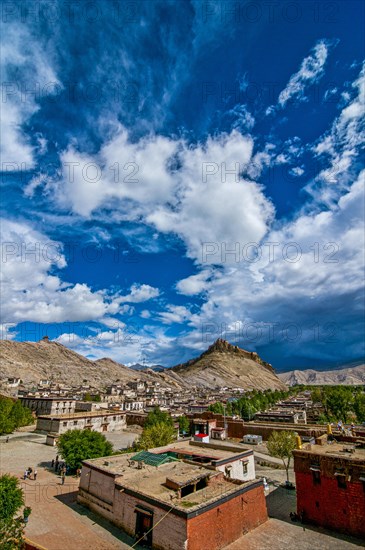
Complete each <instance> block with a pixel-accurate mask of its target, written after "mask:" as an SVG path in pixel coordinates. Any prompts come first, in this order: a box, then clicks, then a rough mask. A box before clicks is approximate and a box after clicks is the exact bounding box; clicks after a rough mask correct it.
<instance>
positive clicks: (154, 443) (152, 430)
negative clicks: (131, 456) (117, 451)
mask: <svg viewBox="0 0 365 550" xmlns="http://www.w3.org/2000/svg"><path fill="white" fill-rule="evenodd" d="M175 437H176V432H175V429H174V427H173V426H170V425H169V424H167V423H164V422H158V423H156V424H153V425H152V426H148V427H147V428H145V429H144V430H143V432H142V435H141V438H140V440H139V441H138V442H137V448H138V449H139V450H143V451H147V450H148V449H153V448H154V447H163V446H164V445H168V444H169V443H172V442H173V441H174V439H175Z"/></svg>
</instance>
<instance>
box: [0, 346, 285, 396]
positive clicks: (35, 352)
mask: <svg viewBox="0 0 365 550" xmlns="http://www.w3.org/2000/svg"><path fill="white" fill-rule="evenodd" d="M0 357H1V369H0V375H1V378H7V377H9V378H10V377H17V378H21V379H22V380H23V381H24V383H25V384H34V385H35V384H37V383H38V382H39V380H41V379H49V380H54V381H55V382H60V383H63V384H69V385H71V384H73V385H81V384H89V385H91V386H93V387H95V388H99V389H101V388H103V387H105V386H107V385H110V384H112V383H126V382H129V381H132V380H137V379H141V380H145V381H150V382H152V381H155V382H159V383H160V384H161V385H162V386H172V387H175V388H180V389H182V388H191V387H192V386H198V387H203V388H206V389H214V388H217V387H243V388H244V389H255V388H256V389H269V388H272V389H284V388H285V385H284V383H283V382H282V381H280V379H279V378H278V376H277V375H276V373H275V371H274V369H273V368H272V366H271V365H270V364H269V363H266V362H265V361H263V360H262V359H261V358H260V357H259V356H258V355H257V354H256V353H254V352H248V351H246V350H243V349H241V348H239V347H238V346H233V345H232V344H230V343H228V342H226V341H225V340H221V339H218V340H217V341H216V342H214V343H213V344H212V345H211V346H209V348H208V349H207V350H205V351H204V352H203V353H202V354H201V355H200V356H199V357H197V358H194V359H191V360H190V361H188V362H187V363H183V364H180V365H176V366H175V367H172V368H170V369H163V370H161V371H158V372H156V371H155V370H153V369H151V368H146V370H138V371H136V370H133V369H132V368H130V367H127V366H125V365H123V364H122V363H119V362H117V361H114V360H113V359H110V358H108V357H103V358H101V359H96V360H95V361H93V360H91V359H88V358H87V357H84V356H83V355H80V354H79V353H77V352H75V351H73V350H71V349H69V348H67V347H66V346H63V345H62V344H60V343H58V342H54V341H51V340H49V339H48V338H47V337H45V338H43V339H42V340H40V341H39V342H16V341H11V340H0Z"/></svg>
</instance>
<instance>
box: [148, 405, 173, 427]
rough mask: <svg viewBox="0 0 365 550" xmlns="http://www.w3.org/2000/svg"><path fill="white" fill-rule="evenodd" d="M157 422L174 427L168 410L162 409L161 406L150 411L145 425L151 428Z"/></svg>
mask: <svg viewBox="0 0 365 550" xmlns="http://www.w3.org/2000/svg"><path fill="white" fill-rule="evenodd" d="M156 424H167V425H168V426H171V427H173V426H174V421H173V419H172V417H171V416H170V414H169V413H168V412H166V411H161V409H160V407H155V408H154V409H153V411H151V412H149V413H148V415H147V418H146V422H145V424H144V427H145V428H150V427H152V426H155V425H156Z"/></svg>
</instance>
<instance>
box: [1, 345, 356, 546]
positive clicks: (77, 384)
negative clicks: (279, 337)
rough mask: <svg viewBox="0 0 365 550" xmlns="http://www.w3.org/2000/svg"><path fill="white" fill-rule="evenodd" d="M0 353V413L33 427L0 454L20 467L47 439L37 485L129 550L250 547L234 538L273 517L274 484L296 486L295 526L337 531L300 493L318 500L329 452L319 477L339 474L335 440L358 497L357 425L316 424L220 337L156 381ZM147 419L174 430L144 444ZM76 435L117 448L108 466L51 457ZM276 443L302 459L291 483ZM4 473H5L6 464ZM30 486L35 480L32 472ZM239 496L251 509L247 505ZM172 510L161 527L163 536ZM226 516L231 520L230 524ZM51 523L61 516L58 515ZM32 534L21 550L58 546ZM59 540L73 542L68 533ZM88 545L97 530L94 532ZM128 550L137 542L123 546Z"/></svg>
mask: <svg viewBox="0 0 365 550" xmlns="http://www.w3.org/2000/svg"><path fill="white" fill-rule="evenodd" d="M0 350H1V352H2V365H3V366H4V368H3V369H2V371H1V381H0V393H1V394H2V397H1V396H0V405H1V401H3V402H4V400H6V399H7V397H5V396H8V398H9V399H10V400H12V402H13V403H14V404H15V403H20V404H21V405H22V407H23V408H24V410H25V411H28V413H29V411H31V415H32V416H33V419H32V420H31V422H33V426H32V427H29V428H27V426H24V428H20V429H21V430H22V431H23V432H24V436H23V437H24V440H23V437H22V435H20V436H19V435H18V436H16V435H15V434H16V433H17V432H15V434H14V438H13V436H9V435H7V436H6V438H5V439H4V437H5V436H0V443H1V445H2V446H3V445H4V447H5V450H6V449H11V452H12V456H14V457H15V462H16V463H17V461H18V459H19V458H20V456H22V455H23V453H24V452H25V451H24V450H23V451H22V453H21V455H19V456H18V454H17V453H18V451H17V448H18V447H17V446H18V445H23V446H24V445H32V441H33V438H36V439H35V440H34V441H35V442H39V443H40V442H42V443H43V445H44V450H43V451H41V450H40V448H39V447H38V448H37V449H34V450H33V451H32V452H33V453H34V452H35V450H37V452H38V453H39V456H42V460H43V462H42V461H41V462H39V465H37V464H36V468H38V469H39V470H40V473H41V478H40V479H43V480H44V482H46V483H52V479H53V476H55V475H56V476H60V479H61V485H63V484H66V482H67V487H68V489H67V490H68V491H72V492H73V493H74V494H75V495H76V496H75V497H74V498H75V504H76V502H77V503H78V505H80V506H82V507H83V508H84V509H89V510H90V511H92V512H94V513H96V514H97V515H98V516H101V517H103V518H104V519H107V520H108V521H110V522H111V523H113V524H115V525H117V526H118V527H120V528H121V529H122V530H123V532H125V533H126V536H133V537H134V539H133V540H134V541H136V540H137V541H139V542H140V543H142V541H143V546H147V547H150V548H163V549H166V550H167V549H169V550H171V549H173V550H180V549H181V548H183V547H184V546H186V541H189V543H188V544H189V546H188V548H189V549H192V550H202V549H204V550H208V549H209V550H211V548H215V549H216V550H218V548H223V547H225V546H228V545H229V544H230V543H234V541H237V543H238V544H244V542H243V538H244V537H246V536H247V535H243V537H242V533H247V532H248V531H251V532H253V533H255V531H256V529H258V527H259V526H262V527H263V528H264V526H265V525H266V523H267V522H268V521H271V520H269V519H268V510H270V511H269V514H272V511H271V509H269V508H268V504H267V503H268V502H269V501H267V497H268V496H269V495H270V494H271V491H275V490H276V488H275V485H274V484H275V483H277V482H275V481H274V480H275V479H280V480H281V482H282V483H284V486H285V487H286V491H288V490H289V489H290V490H294V480H295V482H296V483H297V486H298V489H297V501H298V506H297V512H295V511H294V508H293V511H292V512H291V513H292V514H294V515H293V517H297V518H299V517H300V514H299V512H300V510H302V509H304V510H305V513H306V514H307V517H308V520H310V521H313V522H315V523H317V524H319V525H322V526H323V527H326V528H331V529H332V528H334V529H335V528H336V526H334V525H333V522H332V520H331V519H330V518H327V519H326V518H323V517H318V514H316V512H315V511H313V510H312V509H311V504H310V502H307V500H306V497H305V495H306V493H307V491H308V488H309V490H310V491H311V490H312V489H311V487H309V486H311V483H312V481H311V474H308V472H310V471H311V470H312V464H313V463H314V462H313V461H315V463H316V464H319V466H318V468H319V469H318V471H320V472H322V467H321V464H322V462H321V461H322V458H320V457H321V453H322V451H323V450H324V449H327V451H326V452H327V454H326V463H324V462H323V464H326V465H325V466H324V467H325V468H327V469H328V468H329V469H330V471H331V472H332V474H333V476H336V475H337V474H336V471H337V470H333V468H337V467H338V466H337V463H338V458H337V455H336V454H329V453H330V452H331V451H332V450H334V448H333V449H332V448H331V447H329V445H330V444H331V442H332V439H331V438H332V437H335V441H336V442H337V443H338V442H340V441H344V442H345V444H346V445H347V444H351V445H352V448H353V450H352V451H351V453H354V454H351V456H349V457H348V461H349V466H348V468H352V470H351V471H352V472H354V474H352V475H353V476H354V479H353V481H352V482H351V483H349V486H348V490H349V491H350V490H351V494H356V495H357V494H358V491H357V485H358V484H359V480H360V482H361V479H362V477H361V476H362V475H363V474H362V468H363V467H364V464H365V457H364V456H363V454H364V451H363V446H364V443H365V428H364V427H362V426H360V425H356V426H354V425H352V426H351V427H350V426H349V425H347V426H345V424H343V425H342V423H341V424H338V425H337V426H333V427H332V426H330V425H326V424H325V423H323V420H321V419H322V418H323V417H324V414H325V412H326V409H325V407H324V403H323V402H322V401H321V400H320V399H318V395H319V394H318V392H317V394H315V392H313V391H311V390H308V389H301V388H299V387H295V386H294V387H291V388H290V387H288V386H286V385H285V384H284V383H283V382H282V381H281V380H280V379H279V377H278V376H277V375H276V373H275V371H274V369H273V368H272V366H271V365H270V364H269V363H266V362H265V361H263V360H262V359H261V358H260V357H259V356H258V355H257V354H254V353H251V352H248V351H245V350H243V349H240V348H238V347H237V346H233V345H231V344H229V343H228V342H226V341H224V340H221V339H218V340H217V341H216V342H215V343H214V344H212V345H211V346H210V347H209V348H208V349H207V350H206V351H205V352H204V353H202V354H201V355H200V356H199V357H197V358H195V359H192V360H190V361H188V362H187V363H184V364H180V365H177V366H176V367H174V368H172V369H164V370H163V371H162V372H156V371H154V370H152V369H148V368H147V369H138V370H133V369H130V368H128V367H126V366H124V365H122V364H119V363H116V362H115V361H111V360H110V359H107V358H105V359H102V360H99V361H90V360H88V359H86V358H84V357H82V356H80V355H78V354H77V353H75V352H73V351H71V350H69V349H67V348H65V347H64V346H61V345H60V344H57V343H54V342H51V341H50V340H49V339H48V338H43V340H41V341H40V342H38V343H28V342H20V343H19V342H1V345H0ZM10 374H12V376H10ZM40 375H41V377H40ZM37 377H39V378H37ZM313 397H314V398H313ZM9 410H10V409H9ZM29 414H30V413H29ZM27 418H28V417H27ZM153 418H155V419H156V420H154V422H157V424H156V429H157V432H156V435H157V439H156V440H155V441H157V440H158V441H162V439H161V437H163V436H161V435H159V433H158V432H160V431H162V433H163V432H164V430H167V432H169V430H170V432H169V433H170V435H169V436H167V439H165V440H164V443H159V444H158V445H157V447H156V446H155V445H153V443H152V441H153V440H151V443H147V446H145V445H144V443H143V441H144V437H146V436H145V434H146V433H147V432H148V431H149V430H150V429H151V421H152V419H153ZM158 419H160V420H158ZM163 419H164V420H163ZM158 422H167V424H164V423H163V424H158ZM2 425H4V423H3V424H2ZM167 426H170V427H169V428H168V427H167ZM27 429H28V430H30V431H29V432H28V433H27V432H26V430H27ZM8 433H9V429H8ZM72 434H74V436H75V437H76V440H77V441H80V440H79V439H78V438H83V437H84V436H85V437H88V434H90V435H91V436H92V434H96V435H98V436H99V437H101V438H103V440H104V441H106V439H105V438H109V439H110V438H111V439H110V440H111V441H113V442H114V445H116V447H114V449H115V451H114V453H113V454H112V455H111V456H106V457H104V458H103V457H102V456H101V457H100V458H95V459H88V456H95V454H94V449H93V448H92V447H91V448H90V453H91V454H90V455H87V456H86V459H83V460H82V462H80V463H79V466H80V467H79V468H78V469H77V470H75V468H72V467H71V466H70V465H69V464H67V458H66V460H64V461H63V462H62V460H60V459H59V453H60V451H61V456H62V457H65V456H66V455H64V454H62V453H64V451H62V449H63V447H62V445H63V443H62V442H63V441H64V438H66V439H65V441H67V439H69V438H70V437H71V436H72ZM83 434H84V435H83ZM280 434H281V436H282V437H283V438H287V437H291V438H294V439H292V444H293V441H295V442H296V443H295V447H296V450H295V449H294V447H293V450H292V452H291V453H290V454H292V455H293V456H294V470H293V467H292V466H291V467H290V468H289V463H288V467H287V468H288V469H287V473H286V475H287V479H286V481H285V482H284V472H283V471H282V470H280V468H283V466H281V465H280V460H278V458H275V456H271V455H270V451H269V449H270V440H271V439H272V438H273V437H277V436H279V437H280ZM288 434H289V435H288ZM332 434H333V435H332ZM92 437H94V436H92ZM27 438H28V439H27ZM29 438H30V439H29ZM76 440H75V441H76ZM17 441H19V443H17ZM23 441H24V443H23ZM146 441H149V440H148V439H147V440H146ZM4 442H5V443H4ZM117 442H119V443H117ZM122 442H125V443H122ZM127 442H128V443H127ZM126 443H127V446H126ZM9 444H10V447H9V446H8V445H9ZM33 445H34V443H33ZM83 445H84V444H83ZM141 445H142V446H141ZM323 446H324V447H323ZM4 447H2V449H3V448H4ZM110 448H112V447H110ZM47 449H49V450H47ZM317 449H318V450H317ZM344 449H345V447H344ZM340 451H341V452H342V447H341V448H340ZM309 452H311V453H313V456H314V458H313V459H312V458H311V456H312V455H310V454H308V453H309ZM55 453H57V454H55ZM108 454H109V453H108ZM45 456H50V457H53V458H52V461H51V462H50V463H49V464H50V465H48V467H44V466H41V465H42V464H44V457H45ZM96 456H100V455H96ZM342 460H343V458H342ZM32 461H34V458H33V459H32ZM342 463H343V462H341V464H342ZM9 468H10V471H13V466H10V462H9ZM316 468H317V466H316ZM346 468H347V466H346ZM35 471H36V472H38V470H37V469H36V470H35ZM75 471H76V475H75ZM333 471H334V473H333ZM341 471H342V470H341ZM346 471H347V470H346ZM29 472H30V473H29ZM316 472H317V470H316ZM332 474H331V475H332ZM36 475H37V474H36ZM316 475H317V474H316ZM323 475H327V474H324V473H323ZM341 475H342V474H341ZM24 476H25V477H24V480H25V479H27V480H28V479H29V480H31V479H32V477H31V476H32V474H31V471H30V470H27V472H26V473H25V474H24ZM37 479H38V477H37ZM330 479H331V476H330V478H328V481H327V477H326V478H323V484H325V483H328V484H330V483H332V482H331V480H330ZM334 479H335V477H334ZM66 480H67V481H66ZM34 481H35V477H34V480H33V482H34ZM24 483H32V481H24ZM313 483H317V481H313ZM95 484H96V485H95ZM93 486H96V487H97V489H96V490H94V489H93V488H92V487H93ZM243 494H244V495H245V499H247V502H248V503H250V502H251V501H252V502H255V506H253V505H251V504H246V505H245V506H244V507H242V502H243V501H242V496H241V495H243ZM113 495H114V496H113ZM118 495H123V496H118ZM318 498H319V499H320V500H319V502H320V506H325V505H326V506H327V507H330V506H331V505H332V504H329V503H328V501H326V497H325V495H324V494H323V495H321V496H319V497H318ZM356 498H358V497H356ZM359 498H360V500H361V497H359ZM245 502H246V500H245ZM58 506H59V505H58ZM36 509H38V505H37V506H36ZM345 509H346V514H348V517H349V521H348V522H346V521H344V522H343V524H342V525H340V529H341V530H342V531H344V532H346V533H348V534H350V535H351V536H361V535H362V534H363V527H362V525H363V521H362V516H361V514H360V515H357V513H356V512H355V508H353V507H351V506H350V505H346V507H345ZM52 510H55V508H52ZM219 510H221V513H222V514H223V523H222V524H220V526H219V524H217V523H216V522H215V521H212V519H211V512H210V511H215V513H216V514H217V513H218V512H219ZM166 511H168V512H169V519H168V520H167V519H166V520H164V521H163V523H162V525H161V526H159V524H160V520H161V521H162V519H163V518H164V517H165V516H163V514H164V513H166ZM132 512H133V513H134V514H135V516H133V518H132V519H131V518H130V514H131V513H132ZM232 513H234V517H235V518H236V521H235V522H234V524H232V523H230V521H229V518H230V517H231V515H232ZM57 514H65V510H64V508H62V507H60V508H59V509H58V512H57ZM66 517H67V514H66ZM196 517H198V518H199V522H200V524H199V525H201V524H204V525H205V527H206V529H208V532H209V536H208V537H207V536H204V537H203V538H202V536H201V529H200V527H198V526H197V524H196V521H195V520H194V518H196ZM128 518H129V519H128ZM158 518H160V520H158ZM177 525H178V529H177V530H176V526H177ZM55 529H56V530H59V527H55ZM29 532H30V533H31V537H32V542H31V543H30V542H29V543H26V544H27V546H26V548H27V550H39V549H40V548H41V546H38V545H37V541H38V542H39V543H41V544H42V543H43V544H47V546H48V545H49V544H50V547H49V548H51V549H53V546H52V542H50V538H49V537H48V536H47V535H46V536H44V535H43V536H42V535H41V533H39V531H38V530H37V528H36V529H33V530H32V529H30V531H29ZM62 536H63V537H64V539H65V540H66V539H67V534H66V533H64V534H63V535H62ZM87 536H89V537H95V534H92V533H91V531H90V532H89V533H86V534H85V537H87ZM47 546H46V547H47ZM131 546H133V545H132V542H131V543H130V546H127V547H128V548H129V547H131ZM349 548H350V547H349Z"/></svg>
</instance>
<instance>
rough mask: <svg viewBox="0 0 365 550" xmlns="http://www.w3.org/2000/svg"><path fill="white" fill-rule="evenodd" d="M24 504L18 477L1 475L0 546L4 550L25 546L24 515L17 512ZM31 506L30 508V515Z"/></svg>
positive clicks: (13, 549) (14, 549)
mask: <svg viewBox="0 0 365 550" xmlns="http://www.w3.org/2000/svg"><path fill="white" fill-rule="evenodd" d="M22 506H24V496H23V492H22V490H21V488H20V487H19V481H18V479H17V478H16V477H14V476H10V475H8V474H4V475H2V476H0V547H1V549H2V550H16V549H21V548H23V547H24V540H23V531H24V521H23V518H22V517H19V518H15V514H16V513H17V512H19V510H20V508H21V507H22ZM29 512H30V508H28V515H29Z"/></svg>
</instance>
